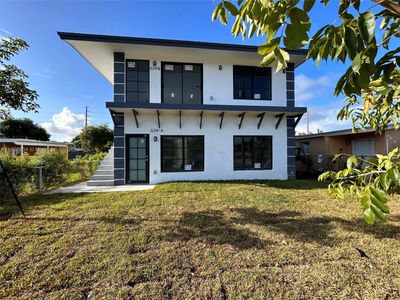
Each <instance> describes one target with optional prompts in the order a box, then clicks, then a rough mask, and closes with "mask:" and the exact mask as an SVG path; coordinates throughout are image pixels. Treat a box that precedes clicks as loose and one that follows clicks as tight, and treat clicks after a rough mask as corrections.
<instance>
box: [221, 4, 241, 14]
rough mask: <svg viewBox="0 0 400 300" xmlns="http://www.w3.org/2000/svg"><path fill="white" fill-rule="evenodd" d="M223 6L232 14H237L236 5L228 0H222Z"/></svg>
mask: <svg viewBox="0 0 400 300" xmlns="http://www.w3.org/2000/svg"><path fill="white" fill-rule="evenodd" d="M222 4H223V6H224V7H225V8H226V9H227V10H228V11H229V12H230V14H231V15H232V16H237V15H238V14H239V11H238V10H237V8H236V6H235V5H233V4H232V3H231V2H229V1H222Z"/></svg>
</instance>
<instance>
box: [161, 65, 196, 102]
mask: <svg viewBox="0 0 400 300" xmlns="http://www.w3.org/2000/svg"><path fill="white" fill-rule="evenodd" d="M161 68H162V71H161V72H162V102H163V103H174V104H182V103H183V104H201V103H202V102H203V78H202V77H203V75H202V74H203V65H201V64H190V63H170V62H163V63H162V64H161Z"/></svg>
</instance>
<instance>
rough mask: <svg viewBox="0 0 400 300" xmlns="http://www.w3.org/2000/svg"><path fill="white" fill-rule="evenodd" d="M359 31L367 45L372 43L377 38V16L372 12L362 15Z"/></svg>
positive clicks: (359, 18) (359, 21) (359, 20)
mask: <svg viewBox="0 0 400 300" xmlns="http://www.w3.org/2000/svg"><path fill="white" fill-rule="evenodd" d="M358 29H359V30H360V34H361V37H362V38H363V40H364V41H365V42H366V43H370V42H371V41H372V39H373V38H374V37H375V15H374V14H373V13H372V12H369V11H367V12H365V13H362V14H361V15H360V16H359V17H358Z"/></svg>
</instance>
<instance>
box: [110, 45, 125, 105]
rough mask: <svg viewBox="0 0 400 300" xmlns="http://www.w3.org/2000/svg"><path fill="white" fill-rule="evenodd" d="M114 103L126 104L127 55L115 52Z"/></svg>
mask: <svg viewBox="0 0 400 300" xmlns="http://www.w3.org/2000/svg"><path fill="white" fill-rule="evenodd" d="M113 89H114V102H125V94H126V93H125V53H124V52H114V86H113Z"/></svg>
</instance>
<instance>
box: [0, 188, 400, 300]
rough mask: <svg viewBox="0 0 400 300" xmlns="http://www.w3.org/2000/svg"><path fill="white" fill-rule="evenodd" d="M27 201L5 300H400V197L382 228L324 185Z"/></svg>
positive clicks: (12, 224)
mask: <svg viewBox="0 0 400 300" xmlns="http://www.w3.org/2000/svg"><path fill="white" fill-rule="evenodd" d="M22 201H23V204H24V207H25V208H26V212H27V218H26V219H24V218H22V216H21V215H20V214H18V213H16V212H15V213H14V214H13V215H12V217H11V218H10V219H8V220H5V221H0V245H1V249H0V298H1V299H4V298H9V299H16V298H18V299H33V298H42V299H43V298H50V299H62V298H68V299H86V298H89V299H98V298H107V299H119V298H122V299H265V298H269V299H282V298H284V299H308V298H320V299H329V298H339V299H399V298H400V201H399V199H396V201H392V203H391V207H392V213H391V221H390V222H388V223H386V224H377V225H374V226H369V225H366V224H365V223H363V221H362V220H361V209H360V207H359V204H358V202H357V201H356V200H350V199H349V200H347V201H339V200H334V199H332V198H331V197H330V196H329V195H328V194H327V191H326V189H325V188H324V186H321V185H318V184H317V183H315V182H312V181H283V182H279V181H271V182H229V183H171V184H164V185H160V186H157V187H156V188H155V189H154V190H149V191H143V192H130V193H108V194H103V193H98V194H81V195H76V194H74V195H72V194H60V195H46V196H31V197H27V198H24V199H22ZM356 248H358V249H360V250H362V251H364V252H365V254H366V255H367V256H368V257H362V256H361V255H360V252H359V251H358V250H357V249H356Z"/></svg>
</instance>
